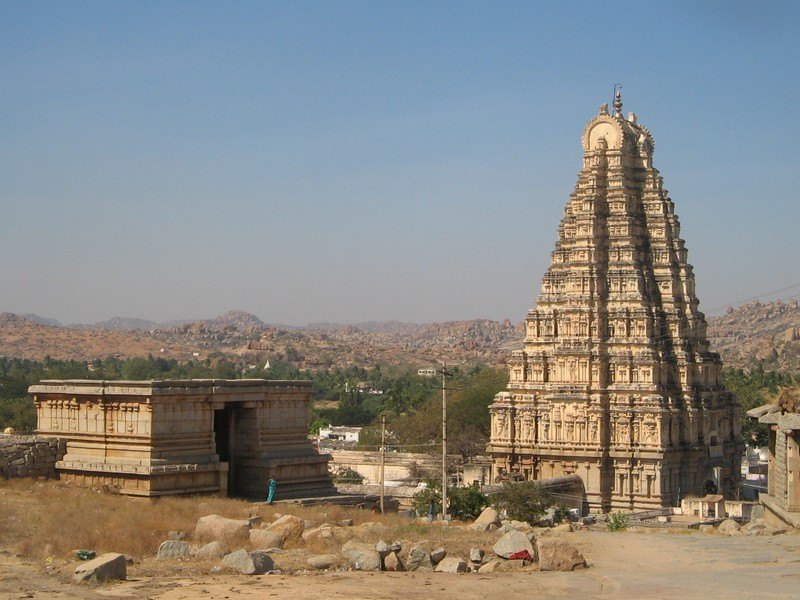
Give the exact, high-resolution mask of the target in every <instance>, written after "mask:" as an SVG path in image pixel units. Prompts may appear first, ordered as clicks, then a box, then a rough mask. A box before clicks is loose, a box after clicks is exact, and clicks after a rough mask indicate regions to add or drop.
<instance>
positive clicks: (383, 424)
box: [381, 415, 386, 514]
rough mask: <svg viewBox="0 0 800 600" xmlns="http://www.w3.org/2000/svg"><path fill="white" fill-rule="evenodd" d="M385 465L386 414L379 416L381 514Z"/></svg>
mask: <svg viewBox="0 0 800 600" xmlns="http://www.w3.org/2000/svg"><path fill="white" fill-rule="evenodd" d="M385 467H386V415H382V416H381V514H383V498H384V491H383V490H384V479H383V473H384V468H385Z"/></svg>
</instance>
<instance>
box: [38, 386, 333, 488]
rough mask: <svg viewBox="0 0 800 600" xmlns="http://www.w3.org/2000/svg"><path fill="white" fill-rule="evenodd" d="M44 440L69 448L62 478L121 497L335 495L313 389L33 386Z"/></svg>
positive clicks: (59, 469)
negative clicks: (313, 423) (312, 410)
mask: <svg viewBox="0 0 800 600" xmlns="http://www.w3.org/2000/svg"><path fill="white" fill-rule="evenodd" d="M29 392H30V393H31V394H32V395H33V400H34V403H35V405H36V412H37V418H38V429H37V433H39V434H42V435H47V436H56V437H59V438H64V439H65V440H66V454H64V456H63V458H62V459H61V460H59V461H58V462H57V463H56V470H57V472H58V474H59V476H60V478H61V479H64V480H67V481H74V482H76V483H78V484H81V485H91V486H103V485H108V486H110V487H113V488H117V489H119V491H120V492H121V493H123V494H129V495H134V496H162V495H167V494H187V493H200V492H221V493H227V494H229V495H235V496H243V497H250V498H260V497H263V496H265V493H266V489H267V483H268V481H269V478H270V477H274V478H275V479H276V480H277V482H278V486H279V488H278V490H279V497H281V498H287V497H298V496H314V495H326V494H330V493H333V487H332V484H331V482H330V478H329V476H328V466H327V465H328V460H329V458H330V457H329V456H328V455H325V454H319V453H318V452H317V451H316V450H315V449H314V448H313V446H312V444H311V442H310V441H309V440H308V438H307V427H308V408H309V402H310V400H311V396H312V388H311V382H308V381H268V380H264V379H250V380H248V379H244V380H154V381H91V380H64V381H62V380H59V381H55V380H51V381H42V382H40V383H39V384H38V385H33V386H31V387H30V389H29Z"/></svg>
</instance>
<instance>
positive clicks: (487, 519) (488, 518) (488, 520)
mask: <svg viewBox="0 0 800 600" xmlns="http://www.w3.org/2000/svg"><path fill="white" fill-rule="evenodd" d="M479 523H480V524H483V525H497V526H498V527H499V526H500V515H499V514H497V511H496V510H495V509H493V508H492V507H491V506H488V507H486V508H484V509H483V510H482V511H481V514H480V515H478V518H477V519H475V524H479Z"/></svg>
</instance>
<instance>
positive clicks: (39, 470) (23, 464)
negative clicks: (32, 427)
mask: <svg viewBox="0 0 800 600" xmlns="http://www.w3.org/2000/svg"><path fill="white" fill-rule="evenodd" d="M66 451H67V442H66V440H64V439H61V438H47V437H42V436H35V435H0V477H3V478H6V479H7V478H9V477H55V476H56V461H58V460H61V459H62V458H64V454H65V453H66Z"/></svg>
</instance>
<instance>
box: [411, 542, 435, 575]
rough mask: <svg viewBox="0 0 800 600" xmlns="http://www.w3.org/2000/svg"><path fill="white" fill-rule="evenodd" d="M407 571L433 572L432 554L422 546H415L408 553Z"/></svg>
mask: <svg viewBox="0 0 800 600" xmlns="http://www.w3.org/2000/svg"><path fill="white" fill-rule="evenodd" d="M406 570H407V571H428V572H430V571H433V563H432V562H431V555H430V553H429V552H428V551H427V550H426V549H425V548H423V547H422V546H414V547H413V548H411V550H410V551H409V553H408V560H407V561H406Z"/></svg>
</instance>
